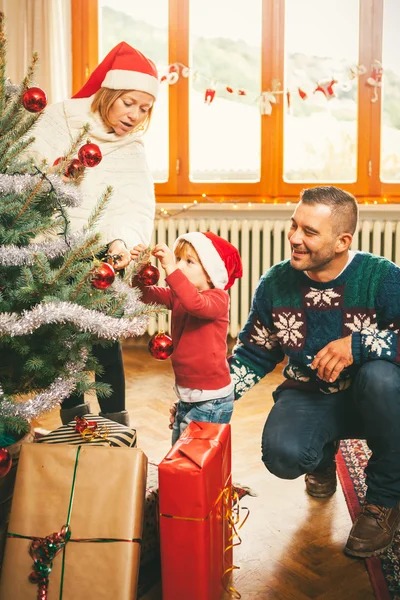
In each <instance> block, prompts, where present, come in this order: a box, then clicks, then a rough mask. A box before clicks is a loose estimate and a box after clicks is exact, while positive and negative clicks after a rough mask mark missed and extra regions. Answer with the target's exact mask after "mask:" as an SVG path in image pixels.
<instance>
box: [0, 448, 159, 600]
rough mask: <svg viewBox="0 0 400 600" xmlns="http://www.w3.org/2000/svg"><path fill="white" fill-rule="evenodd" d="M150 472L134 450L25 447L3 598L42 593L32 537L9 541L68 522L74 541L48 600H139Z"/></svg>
mask: <svg viewBox="0 0 400 600" xmlns="http://www.w3.org/2000/svg"><path fill="white" fill-rule="evenodd" d="M74 473H75V474H76V477H75V480H74ZM146 473H147V458H146V456H145V455H144V454H143V452H142V451H141V450H138V449H136V448H113V449H110V448H104V447H100V446H93V447H92V446H79V447H78V448H77V447H74V446H68V445H60V446H58V445H55V446H51V445H47V444H40V445H39V444H27V445H26V446H24V447H23V448H22V450H21V455H20V462H19V467H18V472H17V479H16V483H15V490H14V497H13V503H12V507H11V517H10V523H9V527H8V536H9V537H8V539H7V543H6V551H5V557H4V564H3V570H2V578H1V583H0V600H36V598H37V594H38V585H37V584H33V583H30V581H29V580H28V577H29V575H30V573H31V572H32V570H33V560H32V558H31V556H30V554H29V547H30V545H31V539H24V538H20V537H12V536H14V535H16V536H26V537H28V538H33V537H46V536H48V535H50V534H52V533H54V532H60V531H61V529H62V527H63V525H66V524H68V523H69V526H70V532H71V539H70V541H69V542H68V543H67V544H66V547H65V554H64V552H63V551H61V552H60V553H59V554H58V555H57V556H56V557H55V558H54V560H53V568H52V571H51V573H50V575H49V586H48V596H47V597H48V600H58V599H60V598H62V600H88V599H89V598H96V600H103V599H104V600H105V599H107V600H109V599H110V598H112V599H113V600H134V599H136V588H137V578H138V569H139V559H140V539H141V536H142V521H143V508H144V498H145V488H146ZM69 507H70V519H69V521H68V513H69ZM82 539H83V540H85V541H81V542H79V543H78V542H77V541H75V540H82ZM98 540H101V541H98ZM111 540H113V541H111ZM115 540H116V541H115ZM132 540H134V541H132ZM63 554H64V556H63ZM63 563H64V568H63Z"/></svg>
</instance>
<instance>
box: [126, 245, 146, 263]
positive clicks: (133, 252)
mask: <svg viewBox="0 0 400 600" xmlns="http://www.w3.org/2000/svg"><path fill="white" fill-rule="evenodd" d="M145 250H147V246H145V245H144V244H138V245H137V246H133V248H132V249H131V251H130V254H131V260H136V259H137V257H138V256H139V254H141V253H142V252H144V251H145Z"/></svg>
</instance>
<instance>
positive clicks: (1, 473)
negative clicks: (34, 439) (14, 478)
mask: <svg viewBox="0 0 400 600" xmlns="http://www.w3.org/2000/svg"><path fill="white" fill-rule="evenodd" d="M11 465H12V458H11V454H10V453H9V451H8V450H7V448H0V477H5V476H6V475H7V473H8V471H9V470H10V469H11Z"/></svg>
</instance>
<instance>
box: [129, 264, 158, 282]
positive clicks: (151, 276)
mask: <svg viewBox="0 0 400 600" xmlns="http://www.w3.org/2000/svg"><path fill="white" fill-rule="evenodd" d="M135 278H136V279H137V280H138V281H139V282H140V283H141V284H142V285H144V286H145V287H148V286H150V285H156V283H157V282H158V280H159V279H160V271H159V270H158V269H157V267H155V266H154V265H152V264H151V263H147V264H146V265H144V267H142V268H141V269H140V271H139V273H137V275H135Z"/></svg>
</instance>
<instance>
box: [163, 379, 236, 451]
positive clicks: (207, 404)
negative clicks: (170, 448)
mask: <svg viewBox="0 0 400 600" xmlns="http://www.w3.org/2000/svg"><path fill="white" fill-rule="evenodd" d="M234 396H235V393H234V391H232V392H231V393H230V394H229V395H228V396H225V398H216V399H215V400H205V401H204V402H181V401H179V402H178V408H177V411H176V415H175V422H174V425H173V428H172V444H175V442H176V441H177V439H178V438H179V436H180V435H181V433H182V432H183V431H184V430H185V429H186V427H187V426H188V425H189V423H190V422H191V421H203V422H204V421H206V422H208V423H229V421H230V420H231V417H232V412H233V401H234Z"/></svg>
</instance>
